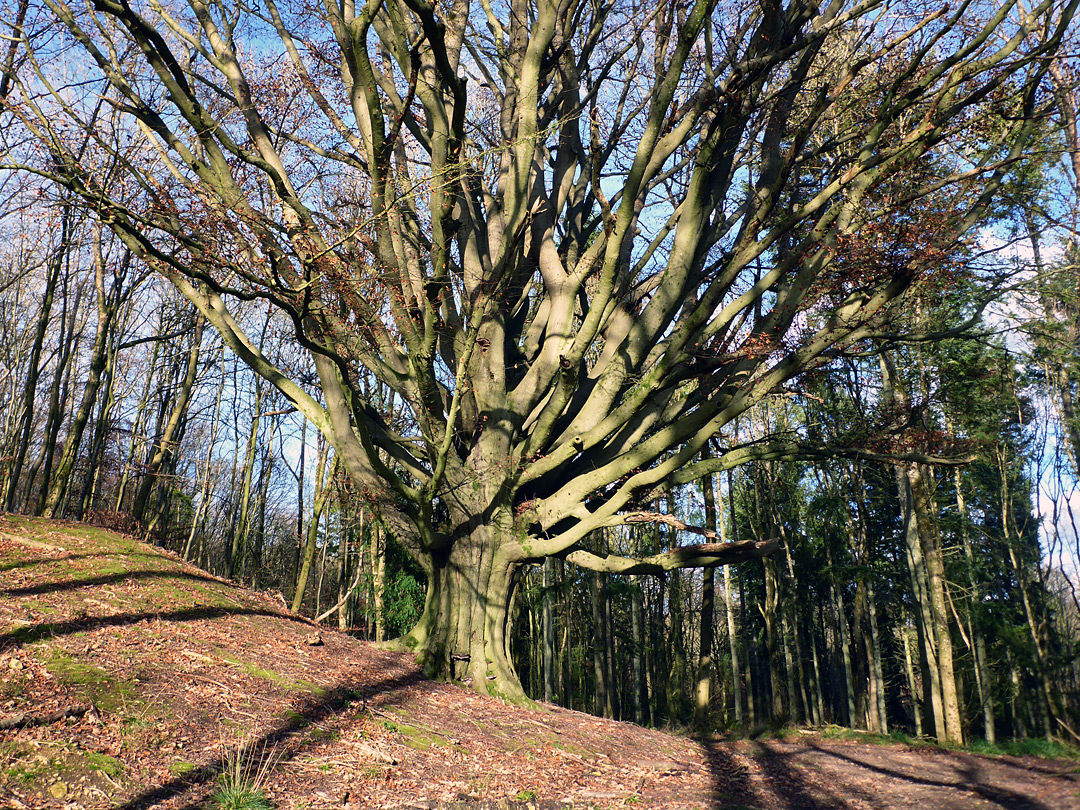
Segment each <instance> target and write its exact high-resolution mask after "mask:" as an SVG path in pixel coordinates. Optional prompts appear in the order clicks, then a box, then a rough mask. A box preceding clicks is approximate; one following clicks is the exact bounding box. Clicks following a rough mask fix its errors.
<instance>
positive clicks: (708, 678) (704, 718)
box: [694, 453, 719, 731]
mask: <svg viewBox="0 0 1080 810" xmlns="http://www.w3.org/2000/svg"><path fill="white" fill-rule="evenodd" d="M703 455H706V456H707V453H703ZM701 493H702V495H703V497H704V499H705V528H706V529H709V530H710V531H714V532H715V531H717V528H718V525H717V524H718V522H719V521H718V517H717V514H716V493H715V491H714V490H713V477H712V476H711V475H706V476H705V477H704V478H702V479H701ZM715 576H716V569H715V568H714V567H712V566H710V567H708V568H704V569H702V571H701V631H700V633H699V634H698V669H697V684H696V686H695V689H694V725H695V726H697V728H698V729H699V730H701V731H704V730H705V729H706V728H707V727H708V724H709V702H710V698H711V690H712V673H713V656H712V649H713V637H714V632H713V594H714V590H715V587H714V581H715Z"/></svg>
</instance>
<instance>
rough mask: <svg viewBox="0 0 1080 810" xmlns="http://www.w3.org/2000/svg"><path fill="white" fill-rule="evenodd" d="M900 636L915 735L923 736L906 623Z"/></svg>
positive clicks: (902, 626) (901, 628) (917, 691)
mask: <svg viewBox="0 0 1080 810" xmlns="http://www.w3.org/2000/svg"><path fill="white" fill-rule="evenodd" d="M900 636H901V638H902V639H903V642H904V671H905V672H906V673H907V681H908V690H909V691H910V692H911V714H912V717H913V718H914V720H915V736H917V737H921V736H922V733H923V727H922V710H921V709H920V707H919V688H918V684H917V683H915V668H914V667H913V666H912V664H911V643H910V641H909V639H908V631H907V625H906V623H904V624H902V625H901V626H900Z"/></svg>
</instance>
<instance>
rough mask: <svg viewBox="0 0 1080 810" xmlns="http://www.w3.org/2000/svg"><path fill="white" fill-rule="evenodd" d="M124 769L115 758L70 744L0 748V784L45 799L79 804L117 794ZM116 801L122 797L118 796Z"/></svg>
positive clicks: (47, 743) (42, 744)
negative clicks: (90, 799) (8, 785)
mask: <svg viewBox="0 0 1080 810" xmlns="http://www.w3.org/2000/svg"><path fill="white" fill-rule="evenodd" d="M123 772H124V766H123V764H122V763H121V762H120V761H119V760H118V759H114V758H113V757H110V756H107V755H105V754H102V753H100V752H98V751H88V750H84V749H81V748H79V747H78V746H77V745H74V744H71V743H53V742H45V743H40V742H39V743H36V744H35V745H33V746H31V745H24V744H21V743H17V742H12V743H4V744H2V745H0V782H6V783H8V784H11V785H17V786H18V787H19V788H20V789H21V790H23V791H26V792H28V793H33V794H36V795H38V796H40V797H41V798H44V799H48V798H51V799H57V800H60V799H62V800H64V801H65V802H67V801H75V802H80V803H81V801H83V800H86V799H89V798H96V799H100V797H101V796H102V794H104V795H105V796H114V795H115V794H117V793H118V787H119V786H118V784H117V779H118V778H120V777H121V776H122V775H123ZM117 798H119V797H118V796H117Z"/></svg>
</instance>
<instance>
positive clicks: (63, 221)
mask: <svg viewBox="0 0 1080 810" xmlns="http://www.w3.org/2000/svg"><path fill="white" fill-rule="evenodd" d="M73 211H74V209H73V208H71V207H65V208H64V210H63V212H62V214H61V216H60V242H59V245H58V246H57V248H56V250H54V251H53V254H52V256H50V258H49V263H48V266H47V272H46V274H45V289H44V291H43V292H42V299H41V309H40V310H39V311H38V316H37V327H36V328H35V330H34V342H33V344H32V346H31V348H30V357H29V359H28V360H27V366H26V381H25V382H24V383H23V396H22V399H23V402H22V414H21V415H20V416H19V431H18V433H19V436H18V439H17V441H16V444H15V458H14V459H13V460H12V463H11V467H10V472H9V474H8V480H7V492H5V493H4V509H5V510H6V511H8V512H14V511H15V504H16V498H17V493H18V491H19V483H20V481H21V480H22V468H23V464H24V463H25V461H26V454H27V452H28V450H29V448H30V438H31V436H32V435H33V430H34V404H35V401H36V399H37V384H38V380H39V379H40V377H41V355H42V352H43V350H44V346H45V336H46V334H47V333H48V330H49V316H50V314H51V313H52V305H53V301H54V300H55V298H56V286H57V284H58V282H59V279H60V271H61V269H62V268H63V266H64V261H65V258H66V256H67V251H68V248H69V245H68V242H69V240H70V239H71V233H72V228H73V226H72V217H73V213H72V212H73Z"/></svg>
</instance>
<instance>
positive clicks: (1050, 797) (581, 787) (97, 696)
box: [0, 516, 1080, 810]
mask: <svg viewBox="0 0 1080 810" xmlns="http://www.w3.org/2000/svg"><path fill="white" fill-rule="evenodd" d="M237 752H240V753H239V757H240V759H241V762H242V763H243V764H245V765H250V766H251V767H252V768H255V769H257V768H258V766H259V765H262V766H263V767H264V770H265V773H266V779H265V782H264V786H265V791H266V793H267V796H268V798H269V799H270V800H271V802H272V803H273V804H274V806H275V807H278V808H289V809H290V810H301V808H304V809H305V810H318V809H320V808H345V809H346V810H358V809H359V808H369V807H371V808H417V810H428V809H430V808H435V807H456V808H514V807H521V808H532V809H534V810H546V809H547V808H570V807H574V808H584V807H593V806H595V807H626V806H633V805H638V804H640V805H645V806H649V807H657V808H674V807H743V808H791V809H792V810H795V809H796V808H798V809H799V810H801V808H822V809H823V808H870V807H875V808H878V807H882V808H892V807H901V806H909V807H910V806H915V805H916V804H920V803H921V804H924V805H925V806H928V807H930V806H943V805H942V802H941V801H940V800H941V798H942V797H944V796H948V797H950V801H949V804H948V806H950V807H956V808H969V807H970V808H975V807H1016V808H1023V810H1065V808H1073V807H1076V808H1080V776H1078V775H1077V774H1076V772H1075V771H1076V768H1075V763H1070V762H1067V761H1060V762H1055V761H1046V760H1033V759H1021V758H1008V757H1003V758H989V757H978V756H975V755H971V754H966V753H961V752H945V751H940V750H938V749H934V750H933V751H927V750H922V749H909V748H905V747H903V746H870V745H865V744H859V743H853V742H840V741H826V740H822V739H820V738H818V737H815V736H813V735H808V736H806V737H805V738H804V739H799V740H796V741H795V742H785V741H742V742H737V743H710V744H704V743H700V742H697V741H694V740H691V739H689V738H685V737H680V736H677V735H672V734H667V733H663V732H660V731H655V730H650V729H644V728H640V727H638V726H634V725H632V724H629V723H618V722H613V721H608V720H601V719H597V718H594V717H591V716H589V715H584V714H581V713H578V712H572V711H568V710H565V709H560V708H555V707H544V708H543V710H536V709H528V708H522V707H518V706H512V705H508V704H505V703H503V702H502V701H499V700H497V699H495V698H488V697H483V696H481V695H479V694H477V693H475V692H472V691H469V690H465V689H462V688H460V687H457V686H453V685H449V684H443V683H436V682H433V681H430V680H427V679H426V678H424V677H423V675H422V674H421V673H420V671H419V670H418V669H417V667H416V666H415V664H414V663H413V662H412V660H411V658H410V657H409V656H407V655H404V654H398V653H391V652H387V651H384V650H379V649H377V648H375V647H374V646H372V645H370V644H367V643H365V642H361V641H358V640H356V639H354V638H352V637H350V636H348V635H346V634H343V633H339V632H337V631H334V630H330V629H328V628H316V627H315V626H314V625H313V624H312V623H311V622H309V621H307V620H305V619H302V618H300V617H297V616H295V615H293V614H291V613H289V612H288V611H287V610H285V608H284V607H283V606H282V605H281V604H280V603H278V602H276V601H275V600H273V599H271V598H270V597H269V596H267V595H265V594H260V593H257V592H253V591H250V590H247V589H244V588H241V587H239V586H237V585H235V584H234V583H231V582H228V581H226V580H223V579H220V578H218V577H214V576H212V575H210V574H207V573H206V572H204V571H202V570H200V569H198V568H196V567H194V566H191V565H189V564H187V563H185V562H183V561H182V560H180V559H179V558H177V557H176V556H175V555H172V554H169V553H167V552H164V551H162V550H160V549H157V548H155V547H153V546H150V545H146V544H143V543H140V542H138V541H136V540H133V539H131V538H130V537H125V536H122V535H118V534H115V533H112V532H109V531H106V530H103V529H99V528H94V527H90V526H85V525H79V524H72V523H60V522H55V521H44V520H30V519H26V518H19V517H15V516H0V807H5V808H9V807H10V808H14V810H27V809H28V808H39V807H57V808H65V810H81V808H97V807H119V808H123V810H135V809H136V808H170V809H172V808H197V807H204V806H207V802H208V800H209V798H210V796H211V794H212V793H213V791H214V789H215V787H216V785H217V779H218V776H219V774H220V773H221V772H222V770H225V769H228V768H229V767H230V763H231V762H232V761H233V760H234V759H235V758H236V757H237V756H238V753H237Z"/></svg>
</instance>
